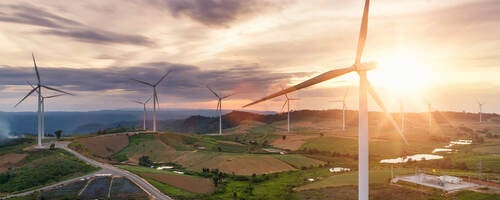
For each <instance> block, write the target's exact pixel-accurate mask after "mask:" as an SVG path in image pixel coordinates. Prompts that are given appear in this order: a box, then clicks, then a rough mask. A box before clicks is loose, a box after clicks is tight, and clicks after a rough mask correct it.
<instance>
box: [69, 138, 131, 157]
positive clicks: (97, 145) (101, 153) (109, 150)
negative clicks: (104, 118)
mask: <svg viewBox="0 0 500 200" xmlns="http://www.w3.org/2000/svg"><path fill="white" fill-rule="evenodd" d="M76 141H77V142H78V143H80V144H82V145H84V146H85V147H87V149H89V150H90V151H91V153H92V154H94V155H95V156H98V157H101V158H107V157H110V156H111V155H113V154H115V153H117V152H119V151H120V150H122V149H123V148H125V147H126V146H127V145H128V136H127V135H125V134H115V135H101V136H96V137H88V138H80V139H77V140H76Z"/></svg>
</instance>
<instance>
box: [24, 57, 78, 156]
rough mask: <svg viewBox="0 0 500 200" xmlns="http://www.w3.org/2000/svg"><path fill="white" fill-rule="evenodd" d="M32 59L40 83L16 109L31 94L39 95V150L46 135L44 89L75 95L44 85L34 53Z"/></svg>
mask: <svg viewBox="0 0 500 200" xmlns="http://www.w3.org/2000/svg"><path fill="white" fill-rule="evenodd" d="M31 57H32V58H33V66H34V69H35V75H36V78H37V81H38V82H37V85H36V87H34V88H33V89H32V90H31V91H30V92H28V94H27V95H26V96H24V97H23V98H22V99H21V101H19V102H18V103H17V104H16V105H15V106H14V107H17V106H18V105H19V104H20V103H21V102H23V101H24V100H25V99H26V98H28V97H29V96H30V95H31V94H33V92H35V91H36V92H37V93H38V111H37V112H38V127H37V137H38V148H41V147H42V135H43V134H44V131H43V128H44V125H43V122H44V121H43V111H42V104H43V100H42V88H45V89H47V90H52V91H56V92H60V93H64V94H69V95H73V94H71V93H68V92H65V91H62V90H59V89H56V88H53V87H49V86H46V85H43V84H42V81H41V79H40V73H39V72H38V67H37V66H36V61H35V55H34V54H33V53H32V54H31Z"/></svg>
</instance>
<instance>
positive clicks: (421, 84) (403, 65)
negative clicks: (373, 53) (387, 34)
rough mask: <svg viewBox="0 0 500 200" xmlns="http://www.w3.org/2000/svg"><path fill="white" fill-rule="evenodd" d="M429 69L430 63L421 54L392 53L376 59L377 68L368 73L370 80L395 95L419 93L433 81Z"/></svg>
mask: <svg viewBox="0 0 500 200" xmlns="http://www.w3.org/2000/svg"><path fill="white" fill-rule="evenodd" d="M431 68H432V64H431V62H428V61H427V59H426V58H425V56H423V55H422V54H419V53H416V52H408V51H394V52H391V53H387V54H384V55H382V56H380V57H379V59H377V68H376V69H375V70H373V72H370V80H371V81H372V82H373V84H374V85H377V86H382V87H384V88H386V89H388V90H392V91H394V92H397V93H402V94H405V93H406V94H409V93H421V92H422V91H423V90H425V89H426V88H427V87H429V86H430V85H431V84H432V82H433V80H434V76H433V74H431V71H430V69H431Z"/></svg>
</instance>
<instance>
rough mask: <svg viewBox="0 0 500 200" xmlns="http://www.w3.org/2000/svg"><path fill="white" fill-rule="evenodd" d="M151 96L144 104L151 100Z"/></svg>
mask: <svg viewBox="0 0 500 200" xmlns="http://www.w3.org/2000/svg"><path fill="white" fill-rule="evenodd" d="M151 98H152V96H150V97H149V99H148V100H146V101H145V102H144V104H147V103H148V102H149V101H150V100H151Z"/></svg>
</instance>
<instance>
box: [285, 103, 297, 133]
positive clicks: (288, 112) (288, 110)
mask: <svg viewBox="0 0 500 200" xmlns="http://www.w3.org/2000/svg"><path fill="white" fill-rule="evenodd" d="M284 96H285V98H286V100H285V103H284V104H283V106H281V112H283V109H284V108H285V105H286V106H287V111H286V113H287V115H288V119H287V121H288V129H287V130H288V133H290V101H295V100H299V99H293V98H288V95H287V94H285V95H284Z"/></svg>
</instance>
